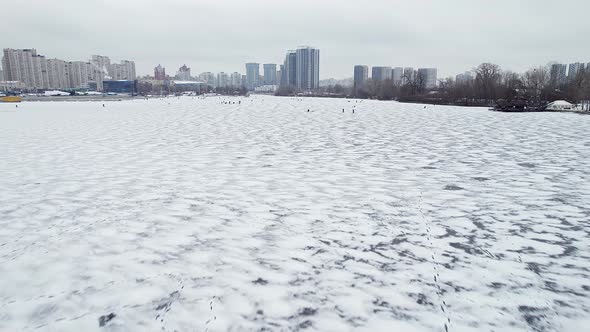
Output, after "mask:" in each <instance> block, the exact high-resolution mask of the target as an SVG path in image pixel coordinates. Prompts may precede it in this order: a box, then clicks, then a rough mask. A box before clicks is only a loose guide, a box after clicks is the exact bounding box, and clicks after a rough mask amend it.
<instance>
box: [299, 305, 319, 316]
mask: <svg viewBox="0 0 590 332" xmlns="http://www.w3.org/2000/svg"><path fill="white" fill-rule="evenodd" d="M317 312H318V309H314V308H308V307H306V308H303V309H301V310H299V315H300V316H315V314H317Z"/></svg>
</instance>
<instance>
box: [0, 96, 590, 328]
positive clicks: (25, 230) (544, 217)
mask: <svg viewBox="0 0 590 332" xmlns="http://www.w3.org/2000/svg"><path fill="white" fill-rule="evenodd" d="M222 100H224V98H221V97H212V98H208V99H204V100H203V99H197V98H190V97H187V98H180V99H178V98H172V99H167V100H149V101H146V100H133V101H123V102H108V103H107V104H106V107H104V108H103V107H102V103H100V102H86V103H67V102H39V103H23V104H20V105H19V108H18V109H16V108H15V106H14V105H12V104H0V330H2V331H29V330H40V331H250V330H272V331H287V330H309V331H353V330H354V331H445V330H448V331H582V330H585V329H586V330H587V329H588V326H590V238H589V237H590V222H589V220H590V179H589V173H590V117H588V116H584V115H579V114H563V113H522V114H506V113H496V112H490V111H487V110H485V109H477V108H457V107H444V106H428V107H426V108H424V106H422V105H410V104H398V103H392V102H376V101H363V102H360V101H359V102H357V101H354V100H352V101H348V100H342V99H340V100H331V99H303V100H298V99H294V98H278V97H262V96H255V97H251V98H241V99H240V98H234V99H231V100H232V101H236V103H235V104H233V103H232V104H222ZM238 100H241V101H242V102H241V104H238V103H237V101H238ZM353 107H355V109H356V112H355V113H354V114H353V113H352V112H351V110H352V109H353ZM343 108H344V109H345V113H342V109H343ZM307 109H310V112H307ZM110 313H113V314H114V316H111V317H108V315H109V314H110ZM101 316H104V317H103V318H102V319H101V318H100V317H101ZM99 322H100V323H101V324H100V325H103V326H102V327H101V326H99Z"/></svg>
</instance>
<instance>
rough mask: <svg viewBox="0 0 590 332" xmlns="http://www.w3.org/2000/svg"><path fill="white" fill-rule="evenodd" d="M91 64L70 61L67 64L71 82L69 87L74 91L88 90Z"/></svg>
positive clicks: (67, 73) (67, 72)
mask: <svg viewBox="0 0 590 332" xmlns="http://www.w3.org/2000/svg"><path fill="white" fill-rule="evenodd" d="M89 65H90V63H88V62H84V61H70V62H67V63H66V75H67V77H68V80H69V87H70V88H72V89H87V88H88V81H89V80H88V77H89V75H90V74H89V73H88V69H89V68H90V66H89Z"/></svg>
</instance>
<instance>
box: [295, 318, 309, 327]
mask: <svg viewBox="0 0 590 332" xmlns="http://www.w3.org/2000/svg"><path fill="white" fill-rule="evenodd" d="M312 326H313V323H312V322H311V321H310V320H309V319H308V320H306V321H304V322H303V323H300V324H299V325H298V326H297V327H299V328H300V329H306V328H308V327H312Z"/></svg>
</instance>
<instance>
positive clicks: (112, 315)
mask: <svg viewBox="0 0 590 332" xmlns="http://www.w3.org/2000/svg"><path fill="white" fill-rule="evenodd" d="M115 317H117V315H116V314H115V313H112V312H111V313H110V314H108V315H104V316H100V317H98V326H99V327H103V326H105V325H106V324H107V323H108V322H110V321H111V320H113V318H115Z"/></svg>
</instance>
